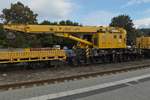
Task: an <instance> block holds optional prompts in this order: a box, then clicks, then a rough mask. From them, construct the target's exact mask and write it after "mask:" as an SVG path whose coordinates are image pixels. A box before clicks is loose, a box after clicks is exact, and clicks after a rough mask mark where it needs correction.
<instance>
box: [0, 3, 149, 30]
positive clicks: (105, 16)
mask: <svg viewBox="0 0 150 100" xmlns="http://www.w3.org/2000/svg"><path fill="white" fill-rule="evenodd" d="M17 1H21V2H22V3H24V4H25V5H27V6H29V7H30V8H31V9H32V10H33V11H34V12H36V13H38V15H39V17H38V20H39V21H42V20H44V19H46V20H50V21H59V20H66V19H70V20H73V21H77V22H79V23H81V24H84V25H108V24H109V23H110V21H111V18H112V17H114V16H117V15H119V14H128V15H129V16H130V17H131V18H132V19H133V21H134V24H135V27H140V28H141V27H144V28H147V27H149V28H150V0H1V2H0V11H1V10H2V9H4V8H9V7H10V4H11V3H16V2H17Z"/></svg>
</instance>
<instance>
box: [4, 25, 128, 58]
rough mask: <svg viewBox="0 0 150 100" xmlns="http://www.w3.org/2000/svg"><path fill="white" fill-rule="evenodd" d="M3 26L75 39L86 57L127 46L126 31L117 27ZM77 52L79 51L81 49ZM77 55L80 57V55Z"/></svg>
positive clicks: (14, 30) (15, 29)
mask: <svg viewBox="0 0 150 100" xmlns="http://www.w3.org/2000/svg"><path fill="white" fill-rule="evenodd" d="M3 27H4V29H5V30H8V31H12V32H24V33H31V34H43V33H44V34H53V35H55V36H59V37H64V38H68V39H72V40H75V41H77V42H78V44H77V47H78V48H82V49H84V53H85V56H86V58H89V57H91V56H92V57H93V56H94V57H95V56H101V55H103V56H104V55H107V54H113V53H114V52H116V51H117V52H119V51H120V50H124V49H125V48H126V47H127V46H126V31H125V30H124V29H122V28H117V27H103V26H99V27H97V26H59V25H58V26H56V25H15V24H9V25H4V26H3ZM79 52H80V53H81V51H79ZM93 52H94V53H93ZM82 53H83V52H82ZM112 56H113V55H112ZM78 57H80V55H79V56H78ZM103 58H104V57H103Z"/></svg>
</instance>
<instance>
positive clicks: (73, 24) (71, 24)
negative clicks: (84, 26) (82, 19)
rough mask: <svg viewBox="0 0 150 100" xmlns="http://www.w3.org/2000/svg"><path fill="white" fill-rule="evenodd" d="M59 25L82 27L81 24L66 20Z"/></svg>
mask: <svg viewBox="0 0 150 100" xmlns="http://www.w3.org/2000/svg"><path fill="white" fill-rule="evenodd" d="M59 25H67V26H80V24H79V23H77V22H73V21H71V20H66V21H64V20H62V21H60V22H59Z"/></svg>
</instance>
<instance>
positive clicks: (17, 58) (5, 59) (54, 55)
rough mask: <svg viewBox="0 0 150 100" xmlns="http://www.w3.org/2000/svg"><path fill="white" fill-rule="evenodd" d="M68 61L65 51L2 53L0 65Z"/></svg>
mask: <svg viewBox="0 0 150 100" xmlns="http://www.w3.org/2000/svg"><path fill="white" fill-rule="evenodd" d="M48 60H61V61H63V60H66V53H65V51H64V50H47V51H26V50H25V51H8V52H4V51H3V52H0V63H17V62H33V61H48Z"/></svg>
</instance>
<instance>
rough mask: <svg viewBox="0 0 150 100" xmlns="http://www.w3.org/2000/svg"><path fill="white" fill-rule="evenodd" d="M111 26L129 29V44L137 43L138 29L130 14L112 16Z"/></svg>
mask: <svg viewBox="0 0 150 100" xmlns="http://www.w3.org/2000/svg"><path fill="white" fill-rule="evenodd" d="M110 26H113V27H121V28H124V29H125V30H126V31H127V44H129V45H132V44H134V43H135V40H136V34H137V31H136V29H135V28H134V24H133V21H132V19H131V18H130V17H129V16H128V15H119V16H117V17H114V18H112V20H111V23H110Z"/></svg>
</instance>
